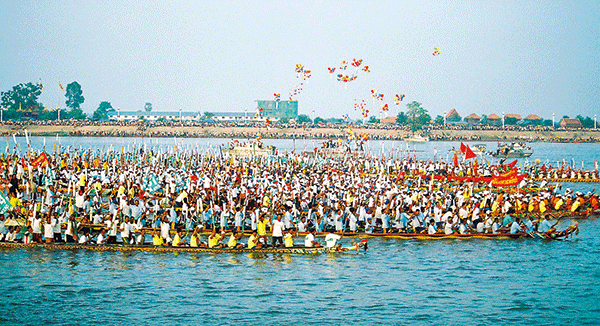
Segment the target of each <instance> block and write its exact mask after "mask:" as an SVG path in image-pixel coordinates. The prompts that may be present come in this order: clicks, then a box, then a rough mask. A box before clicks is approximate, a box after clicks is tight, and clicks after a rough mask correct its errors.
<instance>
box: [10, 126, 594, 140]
mask: <svg viewBox="0 0 600 326" xmlns="http://www.w3.org/2000/svg"><path fill="white" fill-rule="evenodd" d="M25 130H27V132H28V134H29V135H33V136H55V135H57V134H58V135H60V136H89V137H189V138H254V137H256V136H257V135H259V134H260V135H261V137H262V138H288V139H291V138H296V139H302V138H309V139H312V138H340V137H345V136H346V134H347V131H348V128H347V127H346V126H343V127H316V128H312V127H308V128H302V127H295V128H292V127H285V128H280V127H268V128H267V127H250V126H248V127H244V126H185V125H183V126H177V127H175V126H143V125H33V124H32V125H0V134H1V135H4V136H10V135H13V134H16V135H17V136H24V135H25ZM352 130H353V131H354V132H356V133H357V134H360V135H367V136H368V137H369V138H370V139H382V140H384V139H389V140H398V139H402V138H403V137H406V136H407V135H409V134H410V132H409V131H406V130H400V129H383V128H381V129H378V128H375V127H368V128H365V127H352ZM426 134H427V135H428V136H429V138H430V139H431V140H433V141H435V140H440V141H448V140H465V141H468V140H472V141H527V142H533V141H541V142H599V141H600V131H592V130H576V131H568V130H567V131H565V130H463V129H436V130H429V131H427V132H426Z"/></svg>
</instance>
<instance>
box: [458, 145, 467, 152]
mask: <svg viewBox="0 0 600 326" xmlns="http://www.w3.org/2000/svg"><path fill="white" fill-rule="evenodd" d="M466 151H467V146H465V144H463V142H460V152H461V153H462V154H464V153H465V152H466Z"/></svg>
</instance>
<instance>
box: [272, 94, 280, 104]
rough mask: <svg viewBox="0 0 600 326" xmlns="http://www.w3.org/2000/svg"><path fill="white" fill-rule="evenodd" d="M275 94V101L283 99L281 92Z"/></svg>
mask: <svg viewBox="0 0 600 326" xmlns="http://www.w3.org/2000/svg"><path fill="white" fill-rule="evenodd" d="M273 96H275V101H277V102H279V101H281V93H274V94H273Z"/></svg>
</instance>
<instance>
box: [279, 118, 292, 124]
mask: <svg viewBox="0 0 600 326" xmlns="http://www.w3.org/2000/svg"><path fill="white" fill-rule="evenodd" d="M278 122H279V123H290V119H288V118H286V117H283V118H280V119H279V121H278Z"/></svg>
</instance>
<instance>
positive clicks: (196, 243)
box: [190, 226, 206, 248]
mask: <svg viewBox="0 0 600 326" xmlns="http://www.w3.org/2000/svg"><path fill="white" fill-rule="evenodd" d="M199 231H200V226H196V227H195V228H194V233H192V236H191V237H190V247H193V248H197V247H206V245H205V244H203V243H202V242H200V236H199V235H198V232H199Z"/></svg>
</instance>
